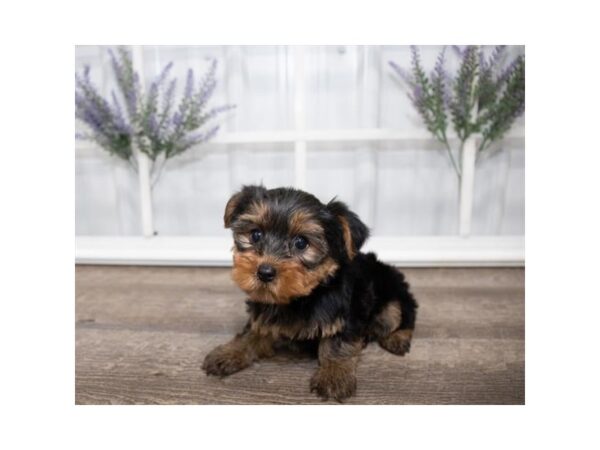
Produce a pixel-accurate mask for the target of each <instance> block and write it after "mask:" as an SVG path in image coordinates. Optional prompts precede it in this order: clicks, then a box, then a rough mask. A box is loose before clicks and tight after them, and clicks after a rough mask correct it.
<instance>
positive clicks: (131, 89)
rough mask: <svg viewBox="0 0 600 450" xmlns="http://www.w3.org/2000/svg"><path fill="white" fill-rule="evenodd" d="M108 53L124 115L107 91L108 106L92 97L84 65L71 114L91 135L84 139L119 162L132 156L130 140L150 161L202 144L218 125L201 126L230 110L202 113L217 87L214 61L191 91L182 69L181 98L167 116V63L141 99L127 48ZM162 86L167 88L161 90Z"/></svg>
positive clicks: (172, 82) (170, 88)
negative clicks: (102, 148)
mask: <svg viewBox="0 0 600 450" xmlns="http://www.w3.org/2000/svg"><path fill="white" fill-rule="evenodd" d="M109 55H110V64H111V66H112V69H113V73H114V76H115V79H116V82H117V86H118V87H119V93H120V95H121V97H122V99H123V100H124V102H123V104H124V106H125V108H124V109H125V111H126V112H127V117H125V115H124V111H123V108H122V107H121V105H122V103H121V102H120V101H119V97H118V96H117V94H116V93H115V92H111V102H109V101H106V100H105V99H104V98H103V97H102V96H101V95H100V94H99V93H98V90H97V89H96V88H95V87H94V86H93V84H92V83H91V81H90V78H89V74H90V69H89V67H85V68H84V70H83V72H82V73H81V74H76V92H75V107H76V111H75V115H76V117H77V118H78V119H80V120H82V121H83V122H84V123H86V124H87V125H88V127H89V129H90V132H91V134H90V135H89V136H88V137H89V138H91V139H93V140H95V141H96V142H97V143H98V144H99V145H100V146H102V147H104V148H106V149H107V150H108V151H109V152H111V153H114V154H117V155H119V156H120V157H122V158H124V159H129V158H131V157H132V155H133V152H132V147H131V144H132V141H133V140H134V139H135V142H136V143H137V145H138V148H139V149H140V151H142V152H144V153H146V154H147V155H148V156H149V157H150V158H151V159H152V160H155V159H156V158H157V157H158V156H159V155H160V154H161V153H164V156H165V158H169V157H172V156H174V155H176V154H179V153H181V152H183V151H185V150H186V149H188V148H189V147H191V146H193V145H198V144H201V143H203V142H206V141H207V140H209V139H211V138H212V137H214V135H215V134H216V133H217V131H218V130H219V126H218V125H212V126H209V127H208V128H206V127H205V123H207V122H209V121H211V120H213V119H214V118H215V117H216V116H217V115H219V114H221V113H223V112H225V111H227V110H230V109H232V108H234V107H235V106H233V105H224V106H217V107H213V108H211V109H208V111H206V107H207V105H208V102H209V100H210V98H211V97H212V95H213V93H214V91H215V89H216V85H217V82H216V78H215V73H216V68H217V61H216V60H213V61H212V62H211V64H210V66H209V68H208V70H207V72H206V73H205V75H204V77H203V79H202V81H201V83H200V84H199V86H198V88H197V89H196V88H195V86H194V71H193V70H192V69H189V70H188V73H187V78H186V83H185V87H184V91H183V96H182V98H181V101H180V103H179V106H178V108H177V109H176V111H175V112H174V113H173V114H172V115H171V110H172V109H173V103H174V97H175V88H176V84H177V81H176V79H169V74H170V71H171V68H172V66H173V64H172V63H169V64H167V65H166V66H165V67H164V68H163V69H162V71H161V72H160V73H159V74H158V76H157V77H156V78H155V79H154V80H153V82H152V83H151V84H150V86H149V88H148V91H147V92H146V95H143V93H142V92H141V89H140V83H139V75H138V74H137V73H136V72H135V71H134V70H133V63H132V60H131V56H130V54H129V53H128V52H127V50H125V49H124V48H122V47H119V48H118V49H117V51H116V52H113V51H112V50H109ZM165 83H167V88H166V90H163V86H164V85H165ZM134 130H135V131H134ZM205 130H207V131H205ZM79 137H82V136H79Z"/></svg>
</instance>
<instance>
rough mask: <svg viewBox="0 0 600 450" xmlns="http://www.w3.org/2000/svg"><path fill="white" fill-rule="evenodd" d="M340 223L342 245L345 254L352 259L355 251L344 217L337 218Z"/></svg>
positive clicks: (348, 226)
mask: <svg viewBox="0 0 600 450" xmlns="http://www.w3.org/2000/svg"><path fill="white" fill-rule="evenodd" d="M338 218H339V219H340V223H341V224H342V232H343V234H344V245H345V246H346V253H348V258H350V259H354V256H355V255H356V250H355V249H354V241H352V232H351V231H350V225H349V224H348V221H347V220H346V218H345V217H344V216H339V217H338Z"/></svg>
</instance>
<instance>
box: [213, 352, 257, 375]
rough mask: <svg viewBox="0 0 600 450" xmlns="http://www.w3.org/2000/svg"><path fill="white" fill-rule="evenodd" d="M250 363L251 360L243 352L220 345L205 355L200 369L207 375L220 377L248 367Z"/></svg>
mask: <svg viewBox="0 0 600 450" xmlns="http://www.w3.org/2000/svg"><path fill="white" fill-rule="evenodd" d="M251 363H252V361H251V360H250V358H248V356H247V355H246V354H245V353H244V352H242V351H240V350H234V349H230V348H228V347H227V345H220V346H219V347H217V348H215V349H214V350H213V351H211V352H210V353H209V354H208V355H206V358H204V363H203V364H202V370H204V371H205V372H206V374H207V375H217V376H221V377H222V376H225V375H231V374H232V373H235V372H239V371H240V370H242V369H245V368H246V367H248V366H249V365H250V364H251Z"/></svg>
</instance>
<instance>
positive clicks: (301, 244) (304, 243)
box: [294, 236, 308, 250]
mask: <svg viewBox="0 0 600 450" xmlns="http://www.w3.org/2000/svg"><path fill="white" fill-rule="evenodd" d="M294 247H296V248H297V249H298V250H304V249H305V248H306V247H308V240H307V239H306V238H305V237H304V236H296V237H295V238H294Z"/></svg>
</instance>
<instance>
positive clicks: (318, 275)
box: [224, 186, 368, 304]
mask: <svg viewBox="0 0 600 450" xmlns="http://www.w3.org/2000/svg"><path fill="white" fill-rule="evenodd" d="M224 221H225V227H226V228H231V229H232V231H233V239H234V243H235V246H234V249H233V273H232V277H233V280H234V281H235V282H236V283H237V284H238V285H239V286H240V288H241V289H242V290H243V291H245V292H246V293H247V294H248V297H249V298H250V299H251V300H254V301H260V302H265V303H279V304H286V303H289V302H290V301H291V300H293V299H294V298H298V297H303V296H306V295H308V294H310V293H311V292H312V291H313V289H315V288H316V287H317V286H318V285H320V284H322V283H325V282H326V281H327V280H328V279H329V278H330V277H332V276H333V275H334V274H335V273H336V272H337V271H338V270H339V269H340V267H343V266H345V265H347V264H348V263H349V261H351V260H352V259H353V258H354V256H355V255H356V253H357V252H358V250H359V249H360V247H361V246H362V244H363V243H364V241H365V240H366V238H367V237H368V229H367V227H366V226H365V224H363V223H362V222H361V221H360V219H359V218H358V216H356V214H354V213H353V212H351V211H350V210H349V209H348V207H347V206H346V205H345V204H343V203H341V202H338V201H332V202H330V203H328V204H326V205H325V204H323V203H321V202H320V201H319V200H318V199H317V198H316V197H314V196H313V195H311V194H308V193H306V192H303V191H299V190H296V189H289V188H279V189H270V190H267V189H266V188H264V187H263V186H245V187H244V188H243V189H242V190H241V191H240V192H238V193H236V194H234V195H233V197H231V199H230V200H229V202H228V203H227V206H226V207H225V216H224Z"/></svg>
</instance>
